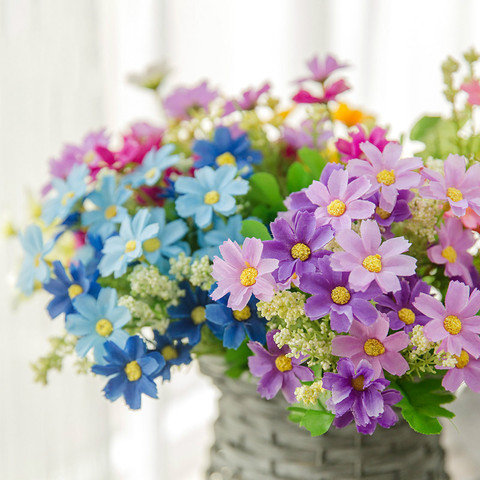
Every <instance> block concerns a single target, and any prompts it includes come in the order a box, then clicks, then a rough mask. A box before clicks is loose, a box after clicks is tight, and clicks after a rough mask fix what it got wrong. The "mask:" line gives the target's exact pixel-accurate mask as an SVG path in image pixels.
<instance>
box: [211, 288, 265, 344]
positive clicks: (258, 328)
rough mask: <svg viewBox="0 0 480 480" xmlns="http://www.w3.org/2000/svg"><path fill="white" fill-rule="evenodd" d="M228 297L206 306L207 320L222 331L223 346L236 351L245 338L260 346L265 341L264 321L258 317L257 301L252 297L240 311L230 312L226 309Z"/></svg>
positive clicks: (230, 310)
mask: <svg viewBox="0 0 480 480" xmlns="http://www.w3.org/2000/svg"><path fill="white" fill-rule="evenodd" d="M227 300H228V295H226V296H225V297H223V298H221V299H220V300H219V301H218V302H217V303H214V304H210V305H207V306H206V307H205V314H206V317H207V320H208V321H210V322H211V323H213V324H215V325H217V326H218V327H219V328H221V329H222V335H221V336H220V337H219V338H220V339H221V340H223V346H224V347H227V348H233V349H235V350H236V349H237V348H238V347H239V346H240V345H241V344H242V342H243V341H244V340H245V337H248V338H249V339H250V340H253V341H254V342H260V343H261V344H262V345H263V344H264V343H265V341H266V329H265V325H266V323H267V322H266V320H265V319H264V318H261V317H259V316H258V313H257V303H258V300H257V299H256V298H255V297H254V296H253V295H252V297H251V299H250V300H249V302H248V304H247V305H246V306H245V307H244V308H243V309H242V310H232V309H231V308H229V307H227Z"/></svg>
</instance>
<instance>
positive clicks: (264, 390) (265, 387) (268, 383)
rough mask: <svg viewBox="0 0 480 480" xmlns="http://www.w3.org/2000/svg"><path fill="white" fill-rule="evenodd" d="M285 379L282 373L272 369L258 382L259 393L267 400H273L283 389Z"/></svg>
mask: <svg viewBox="0 0 480 480" xmlns="http://www.w3.org/2000/svg"><path fill="white" fill-rule="evenodd" d="M282 383H283V378H282V374H281V372H279V371H278V370H277V369H276V368H272V369H271V370H270V371H269V372H267V373H266V374H265V375H264V376H263V377H262V378H261V379H260V381H259V382H258V386H257V392H258V393H259V394H260V395H261V396H262V397H263V398H266V399H267V400H270V399H272V398H273V397H274V396H275V395H276V394H277V393H278V391H279V390H280V388H281V387H282Z"/></svg>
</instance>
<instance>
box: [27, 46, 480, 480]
mask: <svg viewBox="0 0 480 480" xmlns="http://www.w3.org/2000/svg"><path fill="white" fill-rule="evenodd" d="M477 61H478V55H477V54H476V53H475V52H474V51H471V52H468V53H467V54H465V65H466V67H467V68H466V73H465V74H463V73H462V71H461V70H460V65H459V64H458V63H457V62H456V61H455V60H453V59H449V60H448V61H447V62H445V64H444V65H443V72H444V78H445V85H446V89H445V94H446V97H447V100H448V101H449V102H450V104H451V107H452V114H451V116H449V117H445V118H443V117H438V116H437V117H436V116H426V117H423V118H422V119H421V120H420V121H418V123H417V124H416V125H415V126H414V128H413V129H412V132H411V134H410V138H411V139H412V140H415V141H419V142H422V144H423V150H422V151H421V152H420V153H419V154H418V155H419V156H417V157H409V158H405V157H404V155H402V145H401V143H400V142H399V141H395V140H392V139H387V138H386V136H387V130H386V129H384V128H381V127H380V126H378V125H376V123H375V119H374V118H373V117H372V116H370V115H367V114H364V113H363V112H362V111H360V110H355V109H352V108H351V107H349V106H347V104H345V103H341V102H339V100H338V98H339V96H340V95H342V94H343V93H344V92H346V91H347V90H349V88H350V87H349V86H348V85H347V82H346V80H345V79H344V78H341V77H339V74H340V73H341V71H342V70H343V69H344V67H345V65H342V64H339V63H338V62H337V61H336V60H335V59H334V58H332V57H330V56H327V57H326V58H325V59H323V60H322V59H319V58H314V59H312V60H311V61H310V62H309V63H308V68H309V71H310V73H309V75H308V76H307V77H305V78H302V79H301V80H299V81H298V84H297V85H298V91H297V93H296V94H295V95H294V96H293V103H291V104H288V105H286V106H283V105H282V104H281V102H280V100H279V99H277V98H276V97H274V96H273V95H272V93H271V88H270V85H269V84H268V83H266V84H265V85H263V86H262V87H261V88H259V89H258V90H247V91H245V92H244V93H243V94H242V95H241V96H239V97H237V98H233V99H230V98H228V97H225V96H222V95H220V94H219V93H218V92H217V91H216V90H214V89H212V88H211V87H209V86H208V85H207V83H202V84H200V85H199V86H197V87H194V88H178V89H177V90H175V91H174V92H173V93H171V94H170V95H167V96H164V95H163V94H162V93H161V89H162V88H163V87H162V79H163V74H158V72H156V73H155V75H153V77H154V78H153V77H152V75H150V76H147V77H140V78H137V79H136V80H137V81H138V82H140V83H141V84H142V85H143V86H145V87H146V88H150V89H152V90H153V91H154V92H155V94H156V95H157V96H158V98H160V100H161V105H162V107H163V112H164V116H165V126H164V127H162V128H157V127H154V126H151V125H148V124H143V123H142V124H136V125H134V126H133V127H132V128H131V131H130V132H129V133H127V134H126V135H124V136H123V140H122V141H121V142H119V141H118V139H115V138H110V137H109V136H108V135H107V134H106V132H105V131H103V130H102V131H100V132H97V133H92V134H89V135H87V136H86V137H85V139H84V140H83V143H82V144H81V145H79V146H73V145H69V146H67V147H65V149H64V151H63V152H62V154H61V156H60V158H58V159H53V160H52V161H51V175H52V177H51V181H50V183H49V184H48V185H47V186H46V187H45V188H44V190H43V198H42V200H41V206H40V208H39V209H37V210H38V211H39V212H40V213H39V214H38V215H37V217H36V218H35V221H34V224H33V225H31V226H29V227H28V228H27V229H26V230H25V231H24V233H22V234H21V236H20V239H21V242H22V245H23V247H24V249H25V252H26V255H25V259H24V263H23V266H22V269H21V273H20V276H19V281H18V286H19V288H20V289H21V290H22V292H23V293H24V294H26V295H30V294H31V293H32V292H33V291H34V290H41V289H43V290H45V291H47V292H48V293H49V294H50V295H51V299H50V302H49V304H48V306H47V310H48V312H49V314H50V316H51V317H52V318H57V317H59V316H61V317H65V335H64V336H62V337H55V338H53V339H51V344H52V350H51V352H49V353H48V354H47V355H46V356H45V357H42V358H41V359H39V361H38V363H37V364H35V365H34V369H35V372H36V375H37V379H38V380H40V381H42V382H44V383H46V381H47V375H48V372H49V371H50V370H51V369H60V368H61V365H62V360H63V358H64V357H66V356H69V355H74V356H75V357H76V358H77V360H76V363H77V366H78V368H79V370H80V371H84V372H88V371H92V372H93V373H94V374H97V375H104V376H106V377H107V381H106V382H107V383H106V386H105V389H104V393H105V396H106V397H107V398H108V399H110V400H112V401H115V400H117V399H118V398H120V397H124V399H125V401H126V403H127V404H128V406H129V407H130V408H132V409H138V408H140V407H141V398H142V395H143V394H145V395H148V396H151V397H156V396H157V386H156V381H166V380H170V375H171V370H173V369H174V368H175V367H176V366H178V365H182V364H187V363H189V362H190V361H191V360H192V357H200V356H202V355H205V358H207V359H208V358H213V357H212V356H213V355H216V356H217V358H222V359H223V360H222V365H224V367H223V371H222V374H223V375H225V378H228V379H229V381H231V382H234V383H235V384H237V385H240V384H241V383H240V382H245V380H246V381H247V382H248V381H250V382H252V379H253V378H255V379H256V381H257V383H258V386H257V390H258V394H259V395H260V396H261V397H264V398H265V399H273V398H274V397H276V396H277V395H278V394H279V392H281V393H282V394H283V396H284V398H285V400H286V401H287V402H288V403H289V404H291V406H290V407H289V410H290V419H291V420H292V421H293V422H296V423H299V424H300V425H301V426H302V427H305V428H306V429H307V430H308V431H309V432H310V433H311V434H312V435H313V436H318V435H321V434H324V433H325V432H327V431H328V430H329V429H330V428H331V425H332V424H333V425H334V427H337V428H343V427H346V426H347V425H348V424H350V423H353V424H354V425H355V427H356V429H357V430H358V432H360V433H361V434H368V435H371V434H373V432H374V431H375V430H376V429H377V430H378V429H382V428H389V427H392V426H393V425H395V423H396V422H397V421H398V418H399V414H401V415H402V416H403V418H404V419H405V420H406V421H407V422H408V424H409V425H410V427H411V428H412V429H413V430H415V431H416V432H420V433H424V434H435V433H439V432H440V431H441V429H442V427H441V424H440V422H439V420H438V418H439V417H446V418H452V417H453V413H452V412H450V411H449V410H448V409H447V408H445V404H447V403H449V402H451V401H453V400H454V398H455V396H454V394H453V392H455V391H456V390H457V389H458V388H459V386H460V385H461V384H462V382H465V383H466V385H467V386H468V387H470V388H471V389H472V390H474V391H476V392H480V359H479V357H480V337H479V335H478V334H479V333H480V317H479V316H477V315H476V314H477V312H478V310H479V309H480V291H479V290H478V289H477V288H476V287H478V286H479V275H478V271H477V263H478V262H477V257H474V256H473V254H472V253H473V251H474V250H473V249H474V245H475V240H476V236H477V234H476V230H477V229H478V228H479V226H480V166H479V165H478V163H477V162H478V145H479V142H480V135H479V134H478V133H477V131H476V127H475V115H476V107H475V105H478V104H480V84H479V81H478V79H477V77H476V76H475V72H474V66H475V64H476V62H477ZM457 77H459V78H460V79H461V81H459V78H457ZM172 367H173V368H172ZM282 408H283V407H282ZM277 478H279V477H277Z"/></svg>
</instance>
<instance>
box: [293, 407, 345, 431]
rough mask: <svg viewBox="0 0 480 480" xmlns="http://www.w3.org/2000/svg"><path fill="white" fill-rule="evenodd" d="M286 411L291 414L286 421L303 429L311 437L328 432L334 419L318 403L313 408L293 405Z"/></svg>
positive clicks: (332, 415) (333, 416)
mask: <svg viewBox="0 0 480 480" xmlns="http://www.w3.org/2000/svg"><path fill="white" fill-rule="evenodd" d="M288 410H289V411H290V412H291V413H290V415H289V416H288V419H289V420H291V421H292V422H295V423H298V424H299V425H300V426H301V427H305V428H306V429H307V430H308V431H309V432H310V434H311V435H312V437H318V436H319V435H323V434H324V433H326V432H328V429H329V428H330V425H331V424H332V422H333V419H334V418H335V415H334V414H333V413H331V412H329V411H328V410H326V409H325V407H324V406H323V405H322V404H321V403H320V402H317V404H316V405H315V406H313V407H307V406H301V405H293V406H291V407H288Z"/></svg>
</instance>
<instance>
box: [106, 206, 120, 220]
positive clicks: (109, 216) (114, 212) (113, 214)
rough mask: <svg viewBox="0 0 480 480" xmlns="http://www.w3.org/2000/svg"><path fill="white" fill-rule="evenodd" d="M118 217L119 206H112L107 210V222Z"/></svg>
mask: <svg viewBox="0 0 480 480" xmlns="http://www.w3.org/2000/svg"><path fill="white" fill-rule="evenodd" d="M116 216H117V206H116V205H110V206H109V207H107V208H106V209H105V218H106V219H107V220H110V219H112V218H113V217H116Z"/></svg>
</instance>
